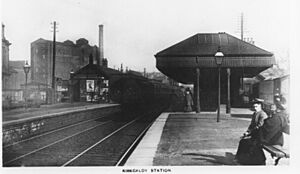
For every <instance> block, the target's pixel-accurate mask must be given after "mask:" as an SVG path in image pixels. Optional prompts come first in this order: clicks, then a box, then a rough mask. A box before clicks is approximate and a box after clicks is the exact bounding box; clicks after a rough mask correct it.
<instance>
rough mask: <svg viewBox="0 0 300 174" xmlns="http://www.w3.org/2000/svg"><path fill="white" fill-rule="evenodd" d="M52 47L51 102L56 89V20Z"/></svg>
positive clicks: (54, 98) (54, 101)
mask: <svg viewBox="0 0 300 174" xmlns="http://www.w3.org/2000/svg"><path fill="white" fill-rule="evenodd" d="M52 24H53V44H52V45H53V47H52V56H53V57H52V61H53V62H52V90H53V95H52V96H53V98H52V100H53V102H52V104H54V103H56V89H55V81H56V79H55V56H56V21H54V22H53V23H52Z"/></svg>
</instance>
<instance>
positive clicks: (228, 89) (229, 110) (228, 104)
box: [226, 68, 231, 114]
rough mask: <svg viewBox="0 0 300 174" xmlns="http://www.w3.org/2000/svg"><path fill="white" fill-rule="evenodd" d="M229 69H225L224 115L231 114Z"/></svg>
mask: <svg viewBox="0 0 300 174" xmlns="http://www.w3.org/2000/svg"><path fill="white" fill-rule="evenodd" d="M230 102H231V101H230V68H227V105H226V113H227V114H230V113H231V104H230Z"/></svg>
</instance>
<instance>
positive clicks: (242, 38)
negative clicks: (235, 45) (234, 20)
mask: <svg viewBox="0 0 300 174" xmlns="http://www.w3.org/2000/svg"><path fill="white" fill-rule="evenodd" d="M241 40H244V14H243V13H242V15H241Z"/></svg>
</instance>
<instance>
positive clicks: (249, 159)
mask: <svg viewBox="0 0 300 174" xmlns="http://www.w3.org/2000/svg"><path fill="white" fill-rule="evenodd" d="M285 104H286V100H285V98H284V97H283V96H281V95H279V94H275V96H274V103H273V104H271V105H270V107H269V109H266V108H265V107H264V101H263V100H261V99H255V100H254V101H253V109H254V113H253V115H252V119H251V123H250V125H249V127H248V129H247V131H246V132H245V133H243V135H242V137H241V140H240V142H239V146H238V150H237V153H236V157H235V159H236V161H237V162H238V163H239V164H242V165H265V164H266V157H265V154H264V152H263V149H262V146H263V145H277V146H283V143H284V142H283V132H285V133H287V134H289V117H288V114H287V112H286V106H285ZM193 105H194V104H193V98H192V93H191V90H190V89H189V88H187V89H186V90H185V106H184V111H185V112H191V111H192V110H193Z"/></svg>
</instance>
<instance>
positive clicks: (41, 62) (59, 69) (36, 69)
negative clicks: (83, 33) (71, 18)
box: [29, 38, 100, 101]
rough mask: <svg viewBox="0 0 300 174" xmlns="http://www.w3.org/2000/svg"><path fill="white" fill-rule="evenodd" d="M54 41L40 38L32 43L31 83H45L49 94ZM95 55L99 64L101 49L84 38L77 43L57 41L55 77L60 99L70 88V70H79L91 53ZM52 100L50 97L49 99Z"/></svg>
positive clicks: (85, 63)
mask: <svg viewBox="0 0 300 174" xmlns="http://www.w3.org/2000/svg"><path fill="white" fill-rule="evenodd" d="M52 50H53V42H52V41H50V40H45V39H42V38H40V39H38V40H36V41H34V42H32V43H31V76H30V79H31V83H32V84H29V85H30V86H35V85H34V84H40V85H43V86H44V87H45V88H47V89H44V90H43V91H45V92H46V93H47V96H50V95H49V89H50V88H51V86H52V67H53V63H52V62H53V61H52V60H53V55H52ZM90 54H92V55H93V57H95V58H96V59H95V62H94V63H96V64H99V62H100V60H99V49H98V47H97V46H91V45H89V43H88V41H87V40H86V39H84V38H81V39H78V40H77V41H76V43H73V42H72V41H70V40H66V41H64V42H56V58H55V77H56V80H57V81H56V83H55V84H56V91H57V94H58V96H57V97H56V98H57V99H58V101H60V98H61V97H62V94H63V93H65V92H66V91H67V90H68V89H67V88H68V80H69V79H70V72H71V71H72V70H73V71H77V70H78V69H80V68H81V67H83V66H85V65H87V64H88V62H89V55H90ZM48 100H50V99H48Z"/></svg>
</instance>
